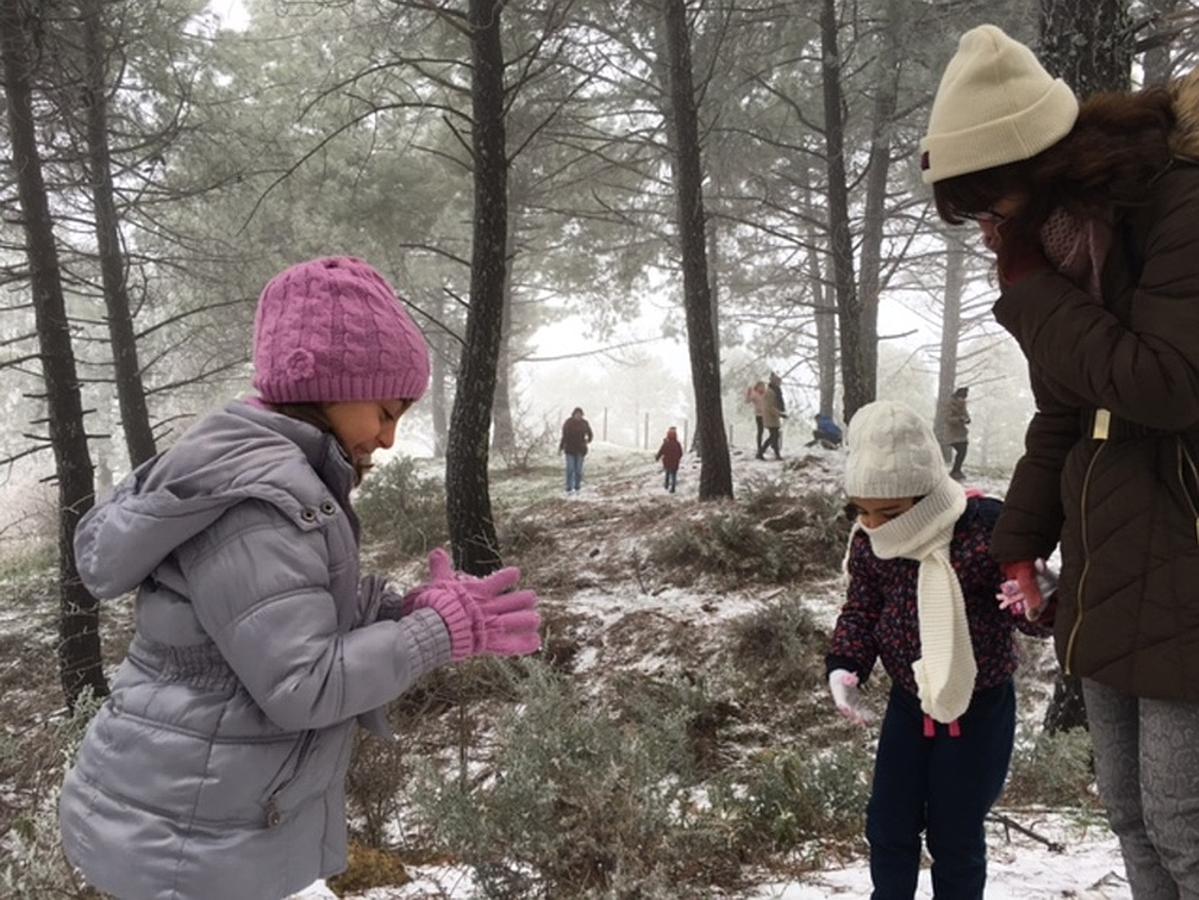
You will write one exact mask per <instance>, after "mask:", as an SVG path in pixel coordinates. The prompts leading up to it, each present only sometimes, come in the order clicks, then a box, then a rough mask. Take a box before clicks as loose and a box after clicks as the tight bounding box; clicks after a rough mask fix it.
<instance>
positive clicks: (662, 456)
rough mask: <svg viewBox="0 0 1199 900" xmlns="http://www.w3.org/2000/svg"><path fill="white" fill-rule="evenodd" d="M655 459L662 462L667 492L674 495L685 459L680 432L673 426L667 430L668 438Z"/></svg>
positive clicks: (663, 442)
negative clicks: (682, 462)
mask: <svg viewBox="0 0 1199 900" xmlns="http://www.w3.org/2000/svg"><path fill="white" fill-rule="evenodd" d="M654 459H655V460H661V461H662V471H663V472H665V473H666V490H668V491H670V493H672V494H673V493H674V489H675V488H676V487H677V486H678V483H679V463H680V462H681V461H682V459H683V445H682V444H680V443H679V432H678V429H676V428H675V427H674V426H673V425H672V426H670V427H669V428H667V429H666V437H665V438H664V439H663V441H662V446H661V447H659V448H658V453H657V455H656V456H655V457H654Z"/></svg>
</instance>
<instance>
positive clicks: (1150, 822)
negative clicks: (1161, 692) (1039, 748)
mask: <svg viewBox="0 0 1199 900" xmlns="http://www.w3.org/2000/svg"><path fill="white" fill-rule="evenodd" d="M1082 689H1083V697H1084V698H1085V699H1086V703H1087V719H1088V721H1089V722H1090V726H1091V739H1092V741H1093V742H1094V746H1095V776H1096V779H1097V780H1098V782H1099V796H1100V798H1101V799H1102V800H1103V805H1104V806H1105V807H1106V808H1107V814H1108V819H1109V820H1110V822H1111V826H1112V831H1114V832H1115V833H1116V836H1117V837H1118V838H1119V839H1120V849H1121V851H1122V852H1123V854H1124V867H1125V869H1126V871H1127V875H1128V884H1129V886H1130V887H1131V888H1132V896H1133V898H1134V900H1199V703H1185V702H1181V701H1171V700H1146V699H1144V698H1140V697H1132V696H1129V695H1127V694H1122V693H1120V692H1119V691H1116V690H1113V689H1112V688H1109V687H1107V686H1105V685H1102V684H1099V683H1098V682H1096V681H1091V680H1090V679H1087V678H1084V679H1083V682H1082Z"/></svg>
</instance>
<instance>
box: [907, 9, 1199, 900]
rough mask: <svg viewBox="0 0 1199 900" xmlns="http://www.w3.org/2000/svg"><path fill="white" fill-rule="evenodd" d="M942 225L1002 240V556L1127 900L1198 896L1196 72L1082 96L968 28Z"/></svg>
mask: <svg viewBox="0 0 1199 900" xmlns="http://www.w3.org/2000/svg"><path fill="white" fill-rule="evenodd" d="M923 149H924V151H925V152H924V155H923V159H922V168H923V169H924V180H925V182H928V183H931V184H932V185H933V193H934V198H935V200H936V204H937V211H938V212H939V213H940V215H941V217H942V218H943V219H944V220H945V221H947V222H949V223H951V224H959V223H961V222H962V221H963V220H970V221H974V222H977V223H978V226H979V228H980V231H981V237H982V242H983V243H984V245H985V246H986V247H987V248H988V249H990V250H991V251H992V252H994V253H995V263H996V272H997V276H998V283H999V289H1000V292H1001V293H1000V297H999V300H998V301H997V302H996V303H995V306H994V308H993V312H994V315H995V318H996V320H997V321H998V322H999V324H1001V325H1002V326H1003V327H1004V328H1006V329H1007V330H1008V332H1010V333H1011V335H1012V337H1014V338H1015V339H1016V341H1017V342H1018V343H1019V344H1020V349H1021V350H1022V351H1023V352H1024V355H1025V357H1027V359H1028V364H1029V374H1030V380H1031V384H1032V390H1033V395H1034V397H1035V399H1036V409H1037V412H1036V414H1035V415H1034V416H1033V418H1032V421H1031V423H1030V424H1029V426H1028V434H1027V436H1026V438H1025V446H1026V448H1027V450H1026V452H1025V454H1024V456H1023V458H1022V459H1021V460H1020V462H1019V463H1018V464H1017V466H1016V470H1015V473H1014V474H1013V475H1012V482H1011V485H1010V487H1009V489H1008V492H1007V500H1006V504H1005V507H1004V513H1003V515H1002V516H1001V517H1000V519H999V524H998V525H997V526H996V528H995V536H994V544H993V550H994V552H995V556H996V558H997V559H999V560H1000V561H1001V562H1003V563H1004V564H1005V567H1006V569H1007V571H1008V572H1009V573H1010V575H1011V577H1013V578H1015V579H1016V580H1017V581H1018V582H1019V583H1020V584H1021V585H1023V586H1024V589H1025V593H1026V594H1028V595H1029V597H1030V599H1031V602H1032V604H1033V606H1034V607H1035V606H1039V605H1040V599H1041V598H1040V597H1038V596H1037V587H1036V584H1035V580H1034V576H1035V568H1034V567H1035V564H1036V560H1037V559H1038V558H1042V559H1043V558H1047V557H1048V556H1049V555H1050V554H1051V553H1052V552H1053V550H1054V548H1055V547H1056V546H1057V544H1058V541H1059V540H1060V541H1061V554H1062V585H1061V591H1060V592H1059V594H1060V597H1061V601H1060V603H1061V605H1060V609H1059V610H1058V614H1057V620H1056V639H1057V652H1058V660H1059V662H1060V664H1061V667H1062V669H1063V670H1064V671H1066V672H1069V673H1071V674H1074V675H1078V676H1080V677H1081V678H1082V689H1083V695H1084V697H1085V700H1086V711H1087V718H1088V721H1089V725H1090V733H1091V738H1092V741H1093V744H1094V753H1095V775H1096V781H1097V783H1098V785H1099V796H1100V797H1101V798H1102V800H1103V803H1104V805H1105V806H1106V807H1107V811H1108V815H1109V818H1110V821H1111V826H1112V829H1113V830H1114V831H1115V832H1116V835H1117V836H1118V837H1119V838H1120V847H1121V850H1122V851H1123V854H1124V864H1125V869H1126V871H1127V874H1128V882H1129V886H1130V888H1131V891H1132V895H1133V897H1135V898H1137V900H1141V898H1159V897H1161V898H1180V897H1183V898H1197V897H1199V737H1197V736H1199V653H1196V648H1197V647H1199V589H1197V587H1196V585H1197V584H1199V545H1197V543H1196V534H1195V523H1196V520H1197V519H1199V499H1197V498H1199V318H1197V317H1199V228H1197V227H1196V223H1197V222H1199V71H1195V72H1192V73H1191V74H1189V75H1187V76H1185V77H1184V78H1182V79H1179V80H1178V81H1175V82H1172V83H1170V84H1168V85H1157V86H1152V87H1148V88H1146V89H1145V90H1142V91H1138V92H1135V93H1108V94H1097V95H1095V96H1093V97H1090V98H1088V99H1087V100H1085V101H1083V102H1082V103H1081V104H1080V103H1079V102H1078V100H1077V99H1076V97H1075V96H1074V93H1073V92H1072V91H1071V90H1070V88H1069V87H1068V86H1067V85H1066V83H1065V82H1063V81H1062V80H1060V79H1055V78H1053V77H1052V76H1051V75H1050V74H1049V73H1048V72H1046V71H1045V69H1044V68H1043V67H1042V66H1041V64H1040V63H1039V62H1038V61H1037V58H1036V57H1035V56H1034V55H1033V53H1032V51H1030V50H1029V49H1028V48H1027V47H1025V46H1024V45H1023V44H1020V43H1019V42H1017V41H1014V40H1012V39H1011V38H1010V37H1008V36H1007V35H1006V34H1004V33H1003V31H1001V30H1000V29H999V28H996V27H995V26H993V25H982V26H979V27H978V28H974V29H972V30H970V31H968V32H966V33H965V34H964V35H962V38H961V41H960V43H959V45H958V50H957V53H956V54H955V55H954V57H953V59H952V60H951V61H950V62H949V65H948V67H947V68H946V70H945V74H944V77H943V78H942V80H941V85H940V87H939V88H938V90H937V94H936V98H935V99H934V101H933V105H932V111H931V114H930V117H929V124H928V133H927V135H926V136H925V138H924V140H923Z"/></svg>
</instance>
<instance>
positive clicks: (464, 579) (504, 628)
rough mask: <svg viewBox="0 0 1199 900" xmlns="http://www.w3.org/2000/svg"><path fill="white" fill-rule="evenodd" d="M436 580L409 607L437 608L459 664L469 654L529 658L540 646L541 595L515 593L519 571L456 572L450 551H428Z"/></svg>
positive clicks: (412, 597)
mask: <svg viewBox="0 0 1199 900" xmlns="http://www.w3.org/2000/svg"><path fill="white" fill-rule="evenodd" d="M429 575H430V578H431V583H430V584H427V585H423V586H421V587H419V588H417V589H416V590H414V591H412V592H411V593H410V594H408V595H407V596H406V597H405V598H404V607H406V609H407V611H411V610H416V609H432V610H433V611H434V612H436V613H437V614H438V615H439V616H441V618H442V620H443V621H444V622H445V626H446V629H447V630H448V631H449V633H450V655H451V657H452V659H453V660H454V661H455V662H458V661H459V660H463V659H466V658H467V657H470V656H524V655H525V654H528V653H535V652H537V651H538V650H539V649H541V636H540V635H539V634H538V633H537V631H538V628H540V626H541V616H539V615H538V614H537V610H536V607H537V595H536V594H534V593H533V592H532V591H513V592H512V593H508V591H510V590H511V589H512V588H514V587H515V586H516V583H517V582H518V581H520V569H516V568H512V567H509V568H506V569H500V570H499V571H498V572H494V573H492V574H491V575H488V576H487V577H486V578H474V577H472V576H470V575H464V574H462V573H461V572H455V571H454V568H453V565H452V564H451V563H450V558H449V555H448V554H447V553H446V552H445V551H444V550H442V549H441V548H438V549H436V550H434V551H433V552H432V553H430V554H429Z"/></svg>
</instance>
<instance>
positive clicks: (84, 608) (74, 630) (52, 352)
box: [0, 0, 108, 708]
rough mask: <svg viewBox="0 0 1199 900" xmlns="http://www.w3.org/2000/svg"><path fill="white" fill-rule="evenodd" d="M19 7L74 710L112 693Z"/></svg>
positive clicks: (19, 77) (23, 179)
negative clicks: (78, 549) (84, 574)
mask: <svg viewBox="0 0 1199 900" xmlns="http://www.w3.org/2000/svg"><path fill="white" fill-rule="evenodd" d="M22 5H23V4H22V2H21V0H0V55H2V56H3V65H4V90H5V99H6V101H7V106H8V127H9V139H10V142H11V145H12V164H13V170H14V175H15V177H16V180H17V192H18V195H19V198H20V205H21V217H22V225H23V226H24V231H25V247H26V253H27V256H28V259H29V269H30V273H31V287H32V292H33V309H34V319H35V322H36V328H37V337H38V345H39V350H40V355H41V362H42V377H43V379H44V381H45V385H46V404H47V412H48V418H49V423H48V425H49V432H50V442H51V444H52V447H53V452H54V463H55V474H56V476H57V482H58V577H59V582H58V584H59V605H60V612H59V639H60V642H59V646H58V664H59V676H60V678H61V681H62V687H63V693H64V695H65V697H66V701H67V705H68V706H69V707H71V708H74V704H75V701H76V699H77V698H78V696H79V694H80V692H81V691H82V690H83V689H84V688H85V687H90V688H91V689H92V691H93V692H94V693H95V694H97V695H100V696H103V695H106V694H107V693H108V683H107V682H106V681H105V678H104V668H103V665H102V663H101V657H100V628H99V625H100V620H99V615H98V611H97V604H96V600H95V598H94V597H92V596H91V594H89V593H88V592H87V589H86V588H84V586H83V584H82V582H81V581H80V580H79V573H78V571H77V570H76V568H75V549H74V537H75V526H76V525H77V524H78V523H79V519H80V518H81V517H82V516H83V514H84V513H86V512H87V511H88V510H89V509H90V508H91V506H92V502H93V485H92V463H91V458H90V457H89V455H88V447H87V434H86V431H85V429H84V422H83V403H82V401H81V399H80V396H79V379H78V377H77V375H76V371H75V356H74V350H73V348H72V346H71V332H70V326H69V324H68V322H67V311H66V303H65V302H64V300H63V292H62V282H61V279H60V276H59V268H58V252H57V249H56V247H55V244H54V225H53V220H52V219H51V217H50V204H49V199H48V197H47V195H46V185H45V181H44V180H43V177H42V161H41V157H40V156H39V154H38V147H37V133H36V129H35V126H34V118H33V92H32V88H31V78H30V64H31V60H30V57H29V55H28V53H27V48H28V45H29V42H30V40H31V38H30V33H29V31H28V30H27V28H26V23H25V21H24V18H23V16H22V9H21V7H22Z"/></svg>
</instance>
